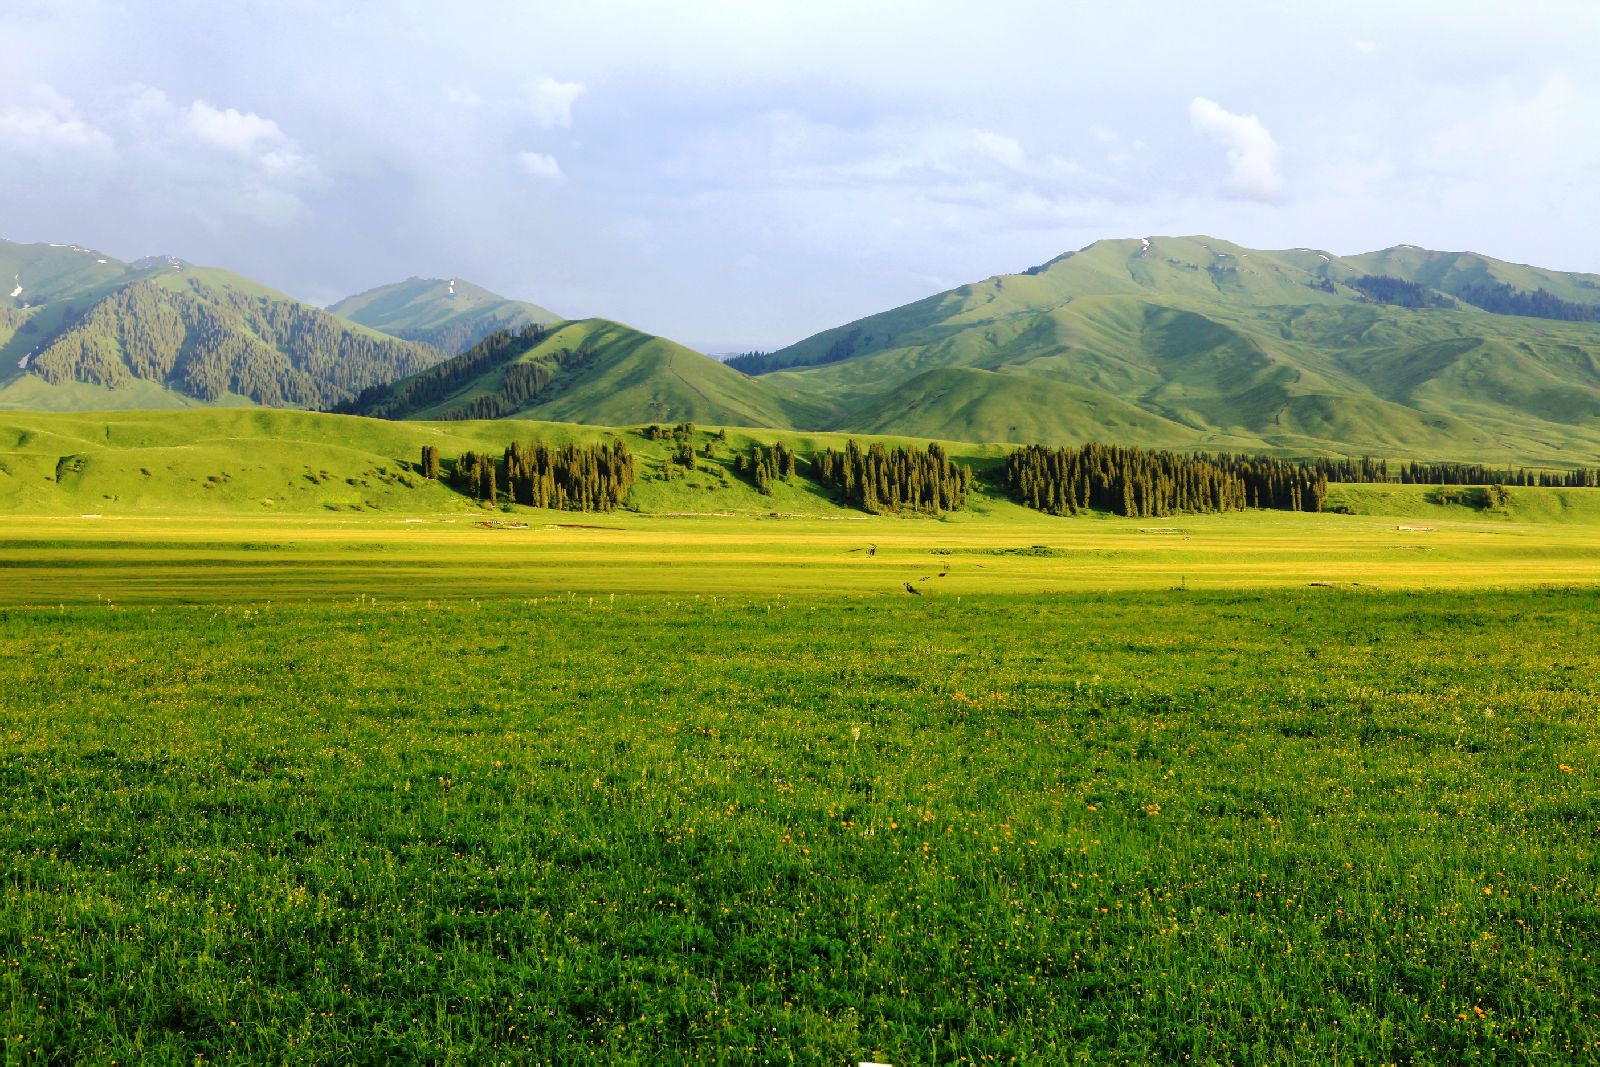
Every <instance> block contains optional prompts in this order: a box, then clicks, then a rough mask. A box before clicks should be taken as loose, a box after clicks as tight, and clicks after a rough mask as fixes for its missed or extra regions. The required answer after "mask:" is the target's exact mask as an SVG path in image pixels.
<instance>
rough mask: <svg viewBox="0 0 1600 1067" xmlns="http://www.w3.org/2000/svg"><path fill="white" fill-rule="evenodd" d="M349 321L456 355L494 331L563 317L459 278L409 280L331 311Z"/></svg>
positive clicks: (342, 303)
mask: <svg viewBox="0 0 1600 1067" xmlns="http://www.w3.org/2000/svg"><path fill="white" fill-rule="evenodd" d="M328 310H329V311H331V312H332V313H333V314H335V315H338V316H339V317H341V318H345V319H349V320H350V321H351V322H356V323H360V324H361V325H363V326H368V327H371V328H372V329H374V330H380V331H382V332H383V333H387V334H390V335H392V336H395V337H399V338H401V339H403V340H407V341H417V342H419V343H421V344H426V345H432V346H433V347H435V348H438V349H441V350H443V351H445V352H448V353H451V354H452V355H453V354H455V353H457V352H464V351H466V350H467V349H468V348H471V347H472V346H473V345H475V344H477V343H478V342H479V341H480V340H482V339H483V338H484V337H486V336H488V335H489V334H491V333H493V332H494V331H496V330H514V329H516V328H517V327H519V326H525V325H527V324H529V323H538V324H541V325H549V324H551V323H555V322H559V321H560V320H561V316H559V315H557V314H555V313H554V312H552V311H547V310H545V309H544V308H542V307H539V306H538V305H537V304H529V303H526V302H525V301H521V300H507V299H506V298H505V297H503V296H500V295H498V294H497V293H491V292H490V291H489V290H487V289H484V288H482V287H481V286H477V285H473V284H472V283H471V282H466V281H462V280H461V279H459V278H451V279H448V280H443V279H439V278H407V279H406V280H405V281H403V282H395V283H394V284H392V285H383V286H379V287H378V288H376V289H369V290H367V291H366V292H364V293H359V294H357V295H355V296H349V297H346V298H345V299H343V300H341V301H339V302H338V303H337V304H334V305H333V306H331V307H330V308H328Z"/></svg>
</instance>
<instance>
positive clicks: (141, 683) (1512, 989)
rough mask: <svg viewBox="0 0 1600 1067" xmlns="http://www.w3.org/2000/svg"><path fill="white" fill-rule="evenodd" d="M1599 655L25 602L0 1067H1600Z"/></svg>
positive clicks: (1134, 609)
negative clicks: (264, 1065) (262, 1064)
mask: <svg viewBox="0 0 1600 1067" xmlns="http://www.w3.org/2000/svg"><path fill="white" fill-rule="evenodd" d="M1597 620H1600V593H1596V592H1594V591H1569V592H1553V591H1544V592H1538V591H1529V592H1521V593H1494V594H1489V593H1480V594H1475V595H1463V594H1456V593H1428V594H1411V593H1374V592H1361V591H1345V590H1328V589H1310V590H1298V591H1268V592H1260V593H1205V592H1188V593H1178V592H1171V591H1163V592H1146V593H1118V594H1114V595H1106V594H1100V595H1063V596H1053V597H1004V596H985V597H967V598H965V599H964V600H963V601H961V602H959V603H958V602H957V601H956V599H955V598H953V597H924V598H921V599H916V598H911V597H907V596H903V595H902V596H901V597H899V598H898V599H882V598H880V599H868V600H859V599H848V598H839V597H832V598H828V597H802V598H800V599H792V598H764V599H763V598H751V597H735V598H732V599H717V600H713V599H711V598H709V597H701V598H693V597H686V598H665V597H630V596H619V597H617V598H616V599H615V600H614V601H613V600H612V599H611V598H610V597H609V596H602V597H598V598H596V599H595V600H594V602H593V603H591V602H590V601H589V600H588V599H587V598H583V597H580V598H567V597H560V598H553V599H544V600H540V601H538V602H534V603H527V602H506V601H501V602H497V603H492V604H490V603H478V604H475V603H472V602H470V601H457V602H455V603H454V604H453V605H450V606H443V605H431V606H430V605H427V604H425V603H423V602H406V603H400V604H396V605H393V606H391V605H389V604H387V603H384V604H383V605H381V606H380V605H376V604H373V603H372V602H371V601H369V600H350V601H346V602H343V603H322V604H313V605H300V606H292V607H291V606H272V607H270V608H266V607H260V606H256V607H244V606H233V607H222V606H215V605H211V606H203V607H180V606H158V607H116V608H107V607H104V606H93V605H90V606H78V607H67V608H64V609H58V608H50V609H16V608H13V609H9V610H6V611H4V612H0V786H3V787H0V854H3V855H4V856H5V870H4V875H3V879H0V893H3V896H0V1026H3V1028H4V1029H3V1033H4V1041H5V1045H4V1047H5V1049H6V1060H7V1062H31V1061H33V1060H35V1059H40V1060H51V1061H57V1062H64V1061H71V1060H84V1059H93V1060H105V1059H117V1060H158V1061H160V1060H165V1061H173V1062H176V1061H180V1060H181V1061H189V1060H191V1059H193V1058H195V1057H206V1058H208V1059H209V1058H218V1059H221V1058H227V1057H230V1056H232V1057H237V1058H240V1059H249V1060H263V1061H275V1062H309V1061H312V1060H325V1061H367V1062H371V1061H380V1060H390V1061H392V1060H400V1059H423V1060H435V1061H448V1062H484V1061H489V1060H495V1059H505V1060H512V1059H516V1060H521V1059H535V1060H542V1061H546V1062H561V1063H588V1062H612V1061H629V1060H636V1061H641V1062H663V1061H665V1062H676V1061H688V1062H699V1063H706V1062H731V1063H753V1062H764V1061H765V1062H775V1063H785V1062H799V1063H845V1062H854V1061H855V1060H856V1059H862V1058H875V1059H879V1060H889V1061H892V1062H894V1063H897V1064H908V1063H919V1062H929V1061H935V1060H938V1061H945V1062H948V1061H955V1060H961V1059H972V1060H976V1059H991V1060H1009V1059H1012V1058H1021V1059H1026V1060H1029V1061H1032V1062H1062V1061H1065V1060H1068V1059H1070V1058H1075V1057H1082V1058H1087V1059H1093V1060H1096V1061H1108V1060H1125V1061H1145V1062H1148V1061H1152V1060H1158V1059H1159V1060H1175V1059H1178V1058H1180V1057H1183V1056H1186V1055H1187V1056H1193V1057H1194V1058H1196V1059H1202V1060H1203V1059H1213V1060H1235V1061H1266V1060H1285V1059H1296V1060H1299V1061H1302V1062H1330V1061H1334V1060H1351V1059H1359V1060H1368V1061H1374V1062H1377V1061H1393V1060H1399V1059H1416V1060H1429V1061H1457V1060H1462V1059H1465V1058H1468V1057H1469V1056H1471V1055H1473V1054H1475V1053H1482V1054H1485V1055H1498V1056H1502V1057H1509V1058H1517V1059H1521V1058H1556V1059H1562V1060H1572V1059H1586V1058H1594V1057H1596V1056H1600V966H1597V961H1596V954H1597V952H1600V889H1597V886H1600V859H1597V840H1596V829H1597V825H1600V801H1597V799H1596V798H1597V796H1600V791H1597V789H1596V781H1595V769H1596V767H1597V766H1600V740H1597V734H1596V729H1595V720H1594V709H1595V707H1596V705H1597V704H1600V682H1597V679H1596V676H1595V673H1594V670H1593V666H1594V649H1595V648H1596V647H1597V643H1600V622H1597Z"/></svg>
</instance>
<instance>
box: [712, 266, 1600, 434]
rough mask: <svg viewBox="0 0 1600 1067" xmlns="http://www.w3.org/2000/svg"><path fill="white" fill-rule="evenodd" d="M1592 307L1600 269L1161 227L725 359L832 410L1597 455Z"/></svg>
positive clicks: (890, 428)
mask: <svg viewBox="0 0 1600 1067" xmlns="http://www.w3.org/2000/svg"><path fill="white" fill-rule="evenodd" d="M1380 272H1381V273H1380ZM1508 292H1509V293H1510V294H1512V295H1510V296H1507V295H1506V294H1507V293H1508ZM1541 292H1542V293H1543V294H1544V295H1543V296H1538V295H1537V294H1539V293H1541ZM1405 304H1409V305H1414V306H1401V305H1405ZM1478 304H1482V305H1484V306H1482V307H1480V306H1477V305H1478ZM1591 308H1592V309H1594V310H1595V311H1596V313H1597V315H1600V278H1596V277H1594V276H1589V275H1566V274H1559V273H1558V272H1552V271H1541V270H1538V269H1537V268H1526V267H1518V266H1516V265H1514V264H1504V263H1500V262H1499V261H1495V260H1490V259H1488V258H1487V257H1482V256H1475V255H1472V254H1468V253H1428V252H1425V251H1424V250H1420V249H1409V248H1405V247H1402V248H1399V249H1390V250H1388V251H1386V252H1382V253H1371V254H1369V255H1366V256H1352V257H1348V258H1343V259H1342V258H1340V257H1338V256H1333V255H1331V254H1329V253H1326V252H1318V251H1315V250H1311V249H1290V250H1284V251H1275V252H1274V251H1261V250H1258V249H1247V248H1242V247H1240V246H1237V245H1233V244H1230V243H1228V242H1225V241H1219V240H1216V239H1214V238H1207V237H1192V238H1169V237H1157V238H1150V239H1145V240H1123V241H1101V242H1098V243H1096V244H1093V245H1090V246H1088V247H1087V248H1085V249H1082V250H1080V251H1078V252H1074V253H1069V254H1067V255H1065V256H1062V257H1059V258H1057V259H1055V260H1052V261H1051V262H1049V263H1047V264H1044V265H1042V266H1040V267H1036V268H1033V269H1031V270H1029V271H1025V272H1023V273H1021V274H1014V275H1004V276H1000V277H995V278H990V279H987V280H985V281H983V282H978V283H974V284H971V285H965V286H961V287H959V288H957V289H953V290H951V291H949V292H945V293H940V294H937V295H935V296H931V297H928V298H926V299H924V300H920V301H917V302H915V303H912V304H908V305H905V306H904V307H900V308H895V309H892V310H890V311H886V312H883V313H881V314H878V315H872V316H869V317H867V318H865V319H861V320H858V321H856V322H853V323H848V324H846V325H844V326H840V327H836V328H834V329H831V330H826V331H823V332H822V333H819V334H817V335H815V336H813V337H810V338H807V339H805V340H803V341H801V342H799V343H797V344H795V345H792V346H790V347H789V348H786V349H782V350H779V351H777V352H773V353H770V354H769V355H766V356H761V357H756V358H753V359H745V360H738V361H734V365H735V366H738V367H740V368H741V369H745V370H748V371H750V372H751V373H756V374H759V375H760V376H761V377H760V380H761V381H762V382H764V383H766V384H768V385H770V386H771V387H772V388H773V389H774V391H775V392H776V393H777V394H778V395H779V396H781V397H784V398H788V399H789V400H791V401H805V402H808V403H811V404H814V405H817V406H818V407H819V408H820V410H821V411H822V412H823V414H822V416H821V420H822V421H821V422H820V423H819V425H821V426H825V427H826V428H829V429H844V430H853V431H863V432H865V431H868V430H872V431H880V432H896V431H902V432H917V433H926V434H930V435H938V436H945V437H970V438H974V439H982V440H1039V441H1045V442H1053V443H1070V442H1074V441H1081V440H1083V439H1084V438H1085V437H1086V436H1092V437H1100V438H1102V439H1106V440H1117V441H1126V442H1129V443H1167V444H1172V445H1185V444H1187V445H1188V446H1190V447H1207V448H1210V447H1217V448H1251V447H1254V448H1263V447H1264V448H1270V449H1274V450H1278V451H1297V452H1361V451H1372V452H1378V453H1384V454H1403V455H1419V456H1448V457H1452V458H1463V459H1464V458H1482V459H1516V460H1519V461H1521V460H1525V461H1528V462H1541V463H1563V462H1594V461H1595V459H1596V458H1600V324H1596V323H1592V322H1587V321H1581V320H1582V319H1583V318H1584V317H1585V316H1587V315H1588V314H1589V310H1588V309H1591ZM1506 309H1512V310H1517V309H1522V310H1527V309H1532V310H1534V311H1542V312H1546V313H1547V314H1541V315H1538V316H1532V315H1529V314H1507V313H1504V312H1505V310H1506ZM1564 320H1565V321H1564ZM1574 320H1576V321H1574ZM955 372H960V373H955ZM1112 413H1115V415H1114V416H1113V414H1112ZM1097 418H1098V419H1099V421H1098V422H1097V421H1096V419H1097Z"/></svg>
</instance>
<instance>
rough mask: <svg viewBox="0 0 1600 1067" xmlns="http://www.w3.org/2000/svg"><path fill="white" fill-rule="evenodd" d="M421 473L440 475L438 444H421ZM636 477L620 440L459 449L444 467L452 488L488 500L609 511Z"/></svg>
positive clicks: (579, 509) (621, 501)
mask: <svg viewBox="0 0 1600 1067" xmlns="http://www.w3.org/2000/svg"><path fill="white" fill-rule="evenodd" d="M422 473H423V475H424V476H425V477H429V478H435V479H437V478H438V477H439V476H440V463H439V450H438V449H437V448H436V447H434V446H432V445H425V446H424V447H423V449H422ZM636 479H637V468H636V466H635V463H634V458H633V453H631V452H630V451H628V446H627V445H626V444H624V443H623V442H622V441H621V440H613V441H612V442H611V443H610V444H594V445H570V444H569V445H560V446H558V447H551V446H550V445H546V444H543V443H540V442H534V443H532V444H530V445H528V446H526V447H524V446H523V445H521V444H519V443H518V442H516V441H513V442H511V444H510V445H509V446H508V447H507V448H506V450H505V452H504V454H503V455H502V456H501V457H500V458H499V459H496V458H495V457H494V455H493V454H492V453H479V452H464V453H462V454H461V457H460V458H459V459H457V460H456V462H455V464H454V466H453V467H452V468H451V471H450V479H449V480H450V484H451V485H453V486H454V487H455V488H456V489H457V490H459V491H460V492H462V493H464V494H466V495H467V496H469V497H472V498H473V499H475V500H482V501H484V502H486V503H489V504H496V503H499V502H500V500H501V498H502V496H503V497H504V499H505V500H506V501H507V502H509V503H515V504H522V505H525V506H527V507H532V508H553V509H557V510H561V511H610V510H611V509H612V508H616V507H621V506H622V503H623V501H624V500H626V499H627V496H628V490H629V489H631V488H632V487H633V483H634V481H635V480H636Z"/></svg>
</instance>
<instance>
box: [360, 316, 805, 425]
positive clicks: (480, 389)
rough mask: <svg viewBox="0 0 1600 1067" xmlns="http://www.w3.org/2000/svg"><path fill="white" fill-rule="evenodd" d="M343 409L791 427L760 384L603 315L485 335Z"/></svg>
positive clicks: (426, 415) (400, 415)
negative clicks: (470, 345) (472, 345)
mask: <svg viewBox="0 0 1600 1067" xmlns="http://www.w3.org/2000/svg"><path fill="white" fill-rule="evenodd" d="M340 410H341V411H345V412H347V413H351V414H357V415H373V416H378V417H383V418H395V419H463V418H528V419H541V420H547V421H556V422H585V423H598V424H612V425H627V424H634V423H643V422H699V423H709V424H712V425H727V426H769V427H786V426H789V425H791V424H792V417H791V411H790V409H789V408H788V407H787V406H786V405H785V404H784V403H782V402H781V401H779V400H778V399H777V398H776V397H775V396H774V395H773V393H772V391H771V390H770V389H768V388H767V387H766V386H765V385H764V384H762V383H761V382H758V381H756V380H754V379H751V378H748V377H746V376H745V375H743V374H740V373H739V372H738V371H735V370H732V369H731V368H729V367H726V366H724V365H723V364H721V363H718V362H717V361H716V360H714V359H711V358H710V357H709V356H704V355H701V354H700V353H698V352H694V351H691V350H690V349H687V348H684V347H683V346H682V345H679V344H674V343H673V342H671V341H668V340H666V339H665V338H662V337H655V336H652V335H650V334H647V333H642V332H640V331H639V330H635V329H633V328H631V327H628V326H623V325H621V324H620V323H616V322H610V321H608V320H606V319H583V320H579V321H576V322H566V323H561V324H559V325H557V326H554V327H552V328H549V329H546V328H543V327H538V326H529V327H524V328H523V329H522V330H520V331H518V332H517V333H515V334H511V333H500V334H494V335H491V336H490V337H487V338H485V339H484V340H483V341H481V342H479V344H478V345H476V346H474V347H473V348H471V349H469V350H467V351H466V352H463V353H462V354H461V355H459V356H456V357H454V358H453V359H450V360H447V361H445V362H444V363H441V364H439V365H438V366H436V367H432V368H430V369H428V370H426V371H424V372H422V373H421V374H418V375H415V376H413V377H411V378H407V379H405V380H402V381H398V382H394V383H392V384H390V385H387V386H383V387H380V388H376V389H372V390H369V391H367V392H366V393H363V394H362V395H361V396H360V397H359V398H358V399H357V400H356V401H354V402H352V403H350V404H347V405H344V406H343V407H341V409H340Z"/></svg>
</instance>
